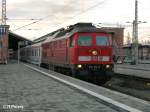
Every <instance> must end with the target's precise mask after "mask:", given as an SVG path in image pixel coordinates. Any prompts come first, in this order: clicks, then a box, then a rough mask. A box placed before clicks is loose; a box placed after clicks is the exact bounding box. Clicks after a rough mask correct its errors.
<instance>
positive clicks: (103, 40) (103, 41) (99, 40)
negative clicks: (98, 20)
mask: <svg viewBox="0 0 150 112" xmlns="http://www.w3.org/2000/svg"><path fill="white" fill-rule="evenodd" d="M96 45H98V46H109V39H108V37H106V36H96Z"/></svg>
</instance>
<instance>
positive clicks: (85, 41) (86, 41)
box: [78, 35, 92, 46]
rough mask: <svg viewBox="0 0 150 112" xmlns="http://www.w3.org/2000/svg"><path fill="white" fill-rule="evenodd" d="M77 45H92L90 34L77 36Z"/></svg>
mask: <svg viewBox="0 0 150 112" xmlns="http://www.w3.org/2000/svg"><path fill="white" fill-rule="evenodd" d="M78 45H79V46H91V45H92V37H91V36H83V35H82V36H79V38H78Z"/></svg>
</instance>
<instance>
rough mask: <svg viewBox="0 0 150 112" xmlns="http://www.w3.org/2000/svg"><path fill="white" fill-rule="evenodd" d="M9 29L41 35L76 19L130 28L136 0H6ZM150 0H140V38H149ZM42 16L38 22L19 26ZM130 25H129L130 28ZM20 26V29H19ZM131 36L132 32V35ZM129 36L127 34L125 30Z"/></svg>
mask: <svg viewBox="0 0 150 112" xmlns="http://www.w3.org/2000/svg"><path fill="white" fill-rule="evenodd" d="M6 1H7V18H8V21H7V24H9V25H10V30H11V31H13V32H15V33H17V34H19V35H22V36H24V37H26V38H28V39H35V38H38V37H40V36H42V35H44V34H46V33H49V32H51V31H54V30H56V29H58V28H60V27H63V26H67V25H70V24H75V23H77V22H93V23H102V24H101V26H111V25H116V24H117V25H126V27H125V28H126V30H125V32H128V31H131V30H130V29H131V24H129V23H128V24H127V23H126V22H127V21H130V22H132V21H133V19H134V2H135V0H6ZM149 4H150V0H138V7H139V14H138V15H139V21H146V22H148V23H143V24H139V39H140V40H148V39H149V40H150V33H149V32H150V7H149ZM15 19H24V20H15ZM29 19H42V20H40V21H39V22H37V23H35V24H32V25H28V26H27V27H23V28H22V29H18V28H20V27H22V26H24V25H27V24H30V23H32V22H35V21H38V20H32V21H31V20H29ZM127 26H129V27H127ZM16 29H18V30H16ZM131 35H132V34H131ZM125 36H126V33H125Z"/></svg>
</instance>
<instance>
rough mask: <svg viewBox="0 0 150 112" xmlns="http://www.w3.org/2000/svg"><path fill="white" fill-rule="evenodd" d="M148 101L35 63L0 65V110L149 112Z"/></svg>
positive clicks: (149, 104)
mask: <svg viewBox="0 0 150 112" xmlns="http://www.w3.org/2000/svg"><path fill="white" fill-rule="evenodd" d="M149 107H150V102H148V101H144V100H141V99H138V98H135V97H131V96H128V95H125V94H121V93H118V92H116V91H112V90H109V89H106V88H103V87H100V86H97V85H93V84H90V83H87V82H84V81H81V80H78V79H74V78H72V77H68V76H65V75H62V74H60V73H56V72H53V71H50V70H46V69H43V68H40V67H38V66H34V65H29V64H24V63H20V64H17V63H16V62H13V63H9V64H8V65H0V112H1V111H2V112H3V111H8V112H9V111H15V112H16V111H17V112H128V111H130V112H149V111H150V108H149Z"/></svg>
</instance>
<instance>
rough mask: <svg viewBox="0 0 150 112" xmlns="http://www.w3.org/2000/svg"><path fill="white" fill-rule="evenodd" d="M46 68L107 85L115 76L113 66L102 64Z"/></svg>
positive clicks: (54, 65) (50, 65)
mask: <svg viewBox="0 0 150 112" xmlns="http://www.w3.org/2000/svg"><path fill="white" fill-rule="evenodd" d="M45 68H48V69H50V70H53V71H56V72H59V73H63V74H66V75H72V76H73V77H77V78H83V79H86V80H90V81H94V82H98V83H105V82H107V81H109V80H110V79H111V77H112V75H113V73H114V72H113V65H100V64H81V65H80V64H76V65H69V64H67V65H61V64H58V63H57V64H54V63H53V64H52V63H51V64H45Z"/></svg>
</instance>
